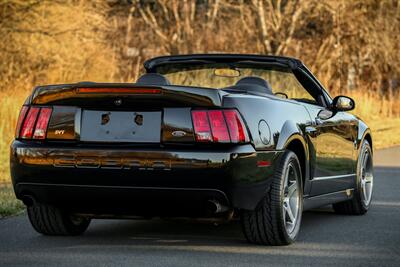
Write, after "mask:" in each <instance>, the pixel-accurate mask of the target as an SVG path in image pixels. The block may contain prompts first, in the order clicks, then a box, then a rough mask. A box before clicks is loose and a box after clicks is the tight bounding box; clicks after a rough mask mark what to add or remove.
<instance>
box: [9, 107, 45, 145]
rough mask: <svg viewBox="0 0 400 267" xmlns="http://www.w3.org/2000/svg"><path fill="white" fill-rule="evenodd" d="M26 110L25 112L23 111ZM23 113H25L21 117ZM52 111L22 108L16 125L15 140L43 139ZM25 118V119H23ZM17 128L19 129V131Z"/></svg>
mask: <svg viewBox="0 0 400 267" xmlns="http://www.w3.org/2000/svg"><path fill="white" fill-rule="evenodd" d="M25 108H26V110H24V109H25ZM23 112H25V113H27V114H26V116H23ZM51 112H52V109H51V108H47V107H43V108H39V107H31V108H29V107H25V106H24V107H23V108H22V110H21V114H20V118H19V119H18V124H20V125H22V127H18V124H17V134H16V136H17V138H22V139H32V138H33V139H45V138H46V133H47V125H48V124H49V120H50V116H51ZM24 118H25V119H24ZM19 128H21V129H20V130H19Z"/></svg>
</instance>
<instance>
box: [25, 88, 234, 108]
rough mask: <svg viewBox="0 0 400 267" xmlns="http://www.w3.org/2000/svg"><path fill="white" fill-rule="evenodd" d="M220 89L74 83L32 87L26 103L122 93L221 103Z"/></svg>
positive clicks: (190, 102) (203, 103)
mask: <svg viewBox="0 0 400 267" xmlns="http://www.w3.org/2000/svg"><path fill="white" fill-rule="evenodd" d="M224 94H226V93H225V92H223V91H221V90H216V89H212V88H201V87H200V88H199V87H186V86H170V85H166V86H143V85H136V84H131V83H89V82H85V83H76V84H60V85H47V86H39V87H36V88H35V89H34V91H33V93H32V96H31V98H30V101H29V102H30V104H33V105H43V104H47V105H48V104H50V105H51V104H53V105H55V104H57V105H63V104H66V103H68V104H71V102H73V101H74V100H76V101H77V102H82V101H83V100H86V101H90V100H96V99H105V98H114V99H115V98H116V97H124V98H129V99H131V100H135V101H136V100H137V101H140V100H156V101H159V102H160V101H164V100H165V101H170V102H175V103H184V104H186V105H191V106H203V107H207V106H210V107H212V106H221V105H222V103H221V102H222V100H221V99H222V95H224Z"/></svg>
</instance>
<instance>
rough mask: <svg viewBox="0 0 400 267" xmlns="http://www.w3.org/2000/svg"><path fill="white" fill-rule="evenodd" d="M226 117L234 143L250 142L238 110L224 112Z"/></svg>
mask: <svg viewBox="0 0 400 267" xmlns="http://www.w3.org/2000/svg"><path fill="white" fill-rule="evenodd" d="M224 115H225V119H226V123H227V124H228V128H229V133H230V136H231V141H232V143H244V142H248V141H249V138H248V136H247V130H246V128H245V126H244V123H243V121H242V119H241V117H240V115H239V113H238V112H237V111H236V110H224Z"/></svg>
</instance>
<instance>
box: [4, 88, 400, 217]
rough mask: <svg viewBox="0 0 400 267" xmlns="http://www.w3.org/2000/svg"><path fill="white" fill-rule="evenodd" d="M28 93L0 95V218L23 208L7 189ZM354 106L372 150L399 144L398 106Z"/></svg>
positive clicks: (368, 101)
mask: <svg viewBox="0 0 400 267" xmlns="http://www.w3.org/2000/svg"><path fill="white" fill-rule="evenodd" d="M28 94H29V91H25V90H21V91H7V92H4V91H3V92H0V99H1V105H0V136H1V139H0V217H2V216H8V215H11V214H16V213H18V212H20V211H21V209H22V208H23V206H22V204H21V203H20V202H19V201H17V200H16V199H15V197H14V192H13V191H12V188H11V186H10V175H9V146H10V143H11V141H12V139H13V137H14V129H15V123H16V120H17V117H18V113H19V109H20V107H21V105H22V104H23V102H24V101H25V98H26V97H27V95H28ZM349 95H350V96H352V97H353V98H354V99H355V100H356V103H357V108H356V110H355V111H354V114H356V115H358V116H360V117H361V118H362V119H363V120H365V121H366V122H367V123H368V125H369V126H370V127H371V129H372V133H373V140H374V147H375V149H377V148H384V147H390V146H393V145H399V144H400V117H399V116H398V115H397V116H395V115H393V114H394V113H396V112H398V111H397V110H395V112H394V111H393V109H394V108H395V107H399V106H400V100H398V98H395V99H397V100H396V101H395V102H394V101H388V100H383V99H380V98H378V97H374V96H373V95H371V94H360V93H350V94H349Z"/></svg>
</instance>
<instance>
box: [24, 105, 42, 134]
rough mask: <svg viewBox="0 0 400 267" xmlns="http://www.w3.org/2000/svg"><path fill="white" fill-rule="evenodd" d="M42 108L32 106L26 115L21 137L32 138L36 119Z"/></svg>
mask: <svg viewBox="0 0 400 267" xmlns="http://www.w3.org/2000/svg"><path fill="white" fill-rule="evenodd" d="M39 111H40V108H35V107H32V108H30V109H29V112H28V115H26V118H25V121H24V124H23V125H22V129H21V135H20V136H21V138H23V139H30V138H32V135H33V127H35V123H36V119H37V117H38V115H39Z"/></svg>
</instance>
